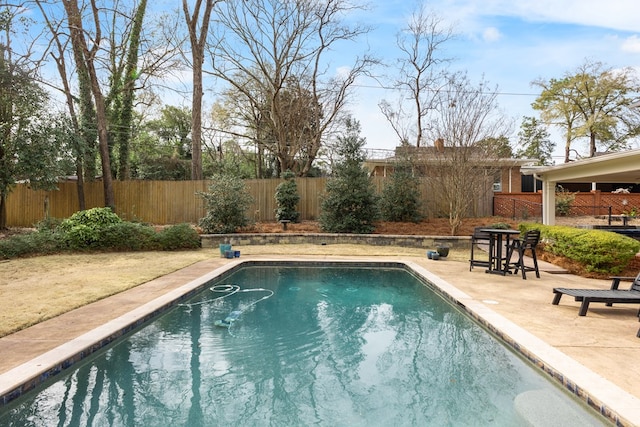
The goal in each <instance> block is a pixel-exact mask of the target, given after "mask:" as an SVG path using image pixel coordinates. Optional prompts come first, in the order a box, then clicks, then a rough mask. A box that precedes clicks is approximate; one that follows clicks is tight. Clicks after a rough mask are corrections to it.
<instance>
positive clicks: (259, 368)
mask: <svg viewBox="0 0 640 427" xmlns="http://www.w3.org/2000/svg"><path fill="white" fill-rule="evenodd" d="M223 284H226V285H232V284H235V285H238V286H239V287H240V289H239V290H240V292H233V290H230V291H228V292H213V291H211V288H213V289H214V290H221V289H224V287H223V286H221V285H223ZM225 295H226V296H225ZM234 312H240V314H239V315H238V317H237V318H236V319H233V318H229V315H230V314H232V313H234ZM228 318H229V319H230V320H229V321H227V322H225V320H226V319H228ZM216 324H218V325H220V326H216ZM549 398H552V400H553V401H554V402H556V404H560V405H561V406H562V414H560V416H564V415H566V414H572V415H575V416H573V417H571V418H570V419H573V420H575V421H576V424H575V425H588V423H592V424H594V425H597V424H598V422H599V421H600V420H599V419H596V418H593V417H590V414H589V413H585V412H584V411H583V408H582V407H581V406H580V405H579V404H577V403H576V402H574V401H573V400H572V399H570V398H569V397H568V396H567V395H566V394H564V393H562V392H561V391H560V390H559V389H557V388H556V387H555V386H554V385H553V384H551V383H549V381H547V379H546V378H544V377H542V376H541V375H539V373H538V372H537V371H536V370H534V369H533V368H531V367H530V366H528V365H527V364H526V363H524V362H523V361H522V360H521V359H520V358H519V357H517V356H516V355H514V354H513V353H512V352H511V351H509V350H508V349H507V348H506V347H504V346H503V345H501V344H500V343H499V342H498V341H497V340H496V339H494V338H493V337H492V336H491V335H489V334H487V333H486V331H485V330H484V329H483V328H481V327H480V326H479V325H478V324H477V323H475V322H473V321H472V320H471V319H470V318H469V317H468V316H466V315H464V314H463V313H461V312H460V311H459V310H457V309H455V308H454V307H452V306H451V305H450V304H449V303H447V302H445V301H444V300H443V299H442V298H441V297H440V296H439V295H437V294H435V293H434V292H432V291H431V290H430V289H429V288H428V287H426V286H425V285H424V283H423V282H422V281H421V280H418V278H417V277H416V276H415V275H413V274H411V273H410V272H408V271H407V270H405V269H400V268H376V269H372V268H368V267H366V268H355V267H343V268H336V267H335V266H334V267H332V268H325V267H320V266H316V267H296V268H292V267H286V266H284V265H280V266H276V267H274V266H252V267H247V268H242V269H240V270H237V271H233V272H232V273H231V274H229V275H223V276H222V277H220V278H219V279H217V280H216V281H214V282H211V283H209V284H208V286H207V288H206V289H205V290H204V291H203V292H202V293H200V294H198V295H196V296H195V297H194V298H192V299H191V300H189V301H184V302H182V305H180V306H178V307H175V308H174V309H173V310H172V311H171V312H169V313H167V314H166V315H163V316H162V317H159V318H158V319H156V320H155V321H153V322H152V323H150V324H149V325H147V326H145V327H144V328H142V329H141V330H140V331H138V332H136V333H134V334H133V335H131V336H129V337H127V338H126V339H124V340H121V341H120V342H119V343H118V344H117V345H114V346H111V347H109V348H107V349H106V350H105V351H103V352H101V353H100V354H99V355H97V356H95V357H92V358H91V359H90V360H87V361H86V362H84V363H83V364H82V365H80V366H79V368H78V369H76V370H74V372H72V373H70V374H68V375H65V376H64V377H61V378H57V379H55V381H53V382H52V383H51V384H49V385H48V386H47V387H46V388H44V389H40V390H38V391H35V392H33V393H30V394H27V395H25V396H24V397H23V398H21V399H19V400H18V401H15V402H13V403H11V404H10V405H9V406H8V407H7V408H6V410H3V412H2V413H3V415H2V416H0V424H1V425H51V424H57V425H89V424H93V425H132V424H133V425H145V426H147V425H167V424H169V423H171V424H174V423H178V424H180V425H227V424H231V423H233V424H234V425H309V424H319V425H390V424H391V425H470V424H474V425H486V424H491V425H518V424H520V421H521V419H520V418H519V417H522V416H527V414H530V412H531V411H532V410H534V411H535V408H536V407H537V409H538V410H542V408H541V407H540V405H547V404H548V401H549ZM536 405H538V406H536ZM532 408H533V409H532ZM544 410H545V411H546V412H549V407H548V406H547V407H545V408H544ZM551 412H553V411H551ZM565 425H566V424H565Z"/></svg>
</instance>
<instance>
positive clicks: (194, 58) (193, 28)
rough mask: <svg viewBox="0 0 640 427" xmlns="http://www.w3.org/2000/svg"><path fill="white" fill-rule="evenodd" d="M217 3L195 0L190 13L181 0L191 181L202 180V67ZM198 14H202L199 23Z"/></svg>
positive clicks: (214, 0)
mask: <svg viewBox="0 0 640 427" xmlns="http://www.w3.org/2000/svg"><path fill="white" fill-rule="evenodd" d="M218 1H219V0H205V1H204V5H203V2H202V0H197V1H196V4H195V5H194V6H193V12H190V11H189V5H188V4H187V0H182V11H183V12H184V18H185V20H186V22H187V29H188V31H189V42H190V45H191V70H192V74H193V94H192V96H191V147H192V148H191V179H193V180H200V179H202V96H203V87H202V66H203V64H204V52H205V46H206V43H207V34H208V32H209V22H210V19H211V11H212V10H213V7H214V6H215V5H216V3H218ZM203 7H204V9H203ZM200 13H202V20H201V21H200ZM198 27H199V28H198Z"/></svg>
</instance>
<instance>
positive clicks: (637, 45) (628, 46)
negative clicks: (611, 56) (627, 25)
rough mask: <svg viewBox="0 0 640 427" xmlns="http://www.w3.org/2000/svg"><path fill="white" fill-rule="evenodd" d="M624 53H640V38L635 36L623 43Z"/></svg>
mask: <svg viewBox="0 0 640 427" xmlns="http://www.w3.org/2000/svg"><path fill="white" fill-rule="evenodd" d="M622 50H623V51H624V52H631V53H640V37H638V36H636V35H633V36H631V37H628V38H627V39H626V40H624V41H623V42H622Z"/></svg>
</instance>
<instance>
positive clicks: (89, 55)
mask: <svg viewBox="0 0 640 427" xmlns="http://www.w3.org/2000/svg"><path fill="white" fill-rule="evenodd" d="M62 3H63V5H64V9H65V12H66V14H67V23H68V29H69V34H70V35H71V44H72V46H73V49H74V54H75V58H76V67H78V70H79V72H81V73H83V74H85V73H86V75H87V76H88V77H89V81H90V87H91V93H92V95H93V101H94V105H95V109H96V126H97V129H98V146H99V148H100V158H101V160H102V162H101V163H102V183H103V189H104V205H105V206H107V207H110V208H112V209H115V206H116V200H115V194H114V192H113V179H112V177H111V158H110V156H109V134H108V124H107V109H106V105H105V102H104V95H103V94H102V88H101V87H100V81H99V79H98V72H97V70H96V66H95V58H96V54H97V53H98V49H99V48H100V42H101V41H102V31H101V25H100V14H99V9H98V6H97V4H96V1H95V0H91V16H92V17H93V26H94V30H95V34H94V35H93V37H92V38H91V39H90V43H91V48H89V43H88V42H87V37H89V33H88V32H86V31H85V30H84V26H83V19H82V15H81V14H80V9H79V7H78V2H77V0H62Z"/></svg>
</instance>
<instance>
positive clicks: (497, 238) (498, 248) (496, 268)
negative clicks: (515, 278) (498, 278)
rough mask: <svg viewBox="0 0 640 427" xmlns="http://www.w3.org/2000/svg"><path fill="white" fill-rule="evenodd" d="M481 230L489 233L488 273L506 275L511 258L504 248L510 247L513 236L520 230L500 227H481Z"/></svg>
mask: <svg viewBox="0 0 640 427" xmlns="http://www.w3.org/2000/svg"><path fill="white" fill-rule="evenodd" d="M480 231H481V232H485V233H488V234H489V237H490V238H489V266H488V268H487V270H485V272H486V273H492V274H500V275H502V276H504V275H505V274H507V273H508V272H509V269H508V265H509V259H508V258H507V256H506V255H507V252H504V254H503V249H504V248H508V247H509V243H510V239H511V236H513V235H517V234H520V231H518V230H512V229H500V228H481V229H480Z"/></svg>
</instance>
